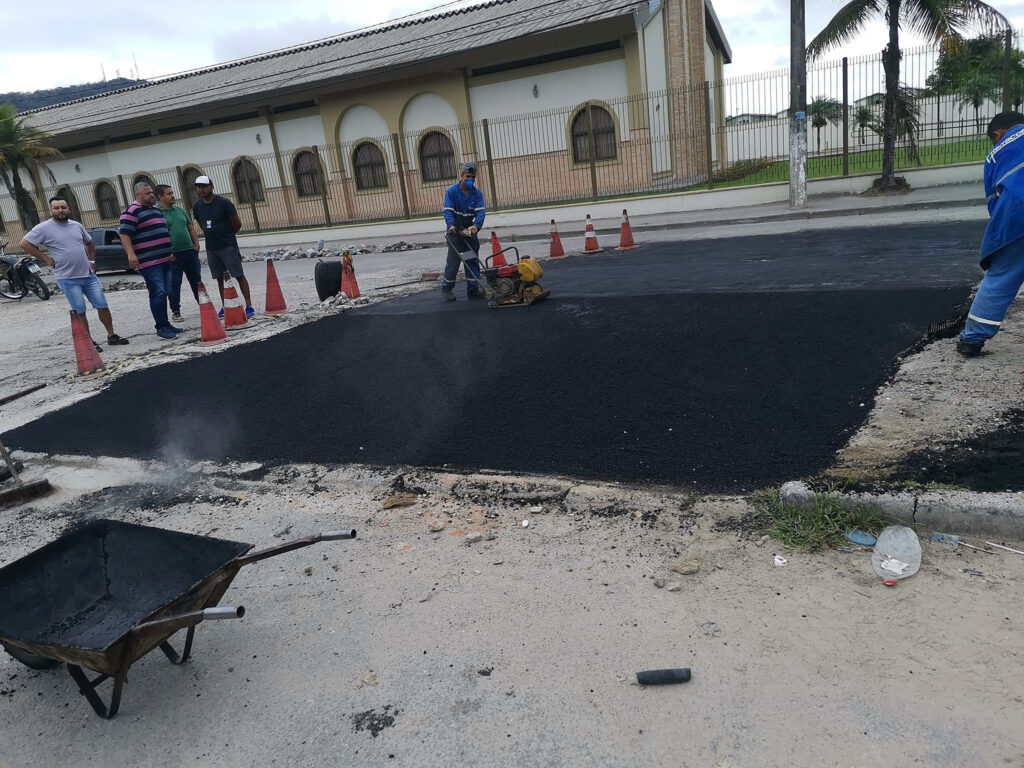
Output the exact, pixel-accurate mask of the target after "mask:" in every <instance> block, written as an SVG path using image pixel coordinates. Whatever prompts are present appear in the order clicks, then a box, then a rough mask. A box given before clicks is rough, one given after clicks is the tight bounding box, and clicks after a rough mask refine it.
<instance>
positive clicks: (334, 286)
mask: <svg viewBox="0 0 1024 768" xmlns="http://www.w3.org/2000/svg"><path fill="white" fill-rule="evenodd" d="M313 282H314V283H315V284H316V295H317V296H319V297H320V301H323V300H324V299H329V298H331V296H336V295H337V294H338V293H340V292H341V262H340V261H321V262H319V263H318V264H317V265H316V269H315V270H314V271H313Z"/></svg>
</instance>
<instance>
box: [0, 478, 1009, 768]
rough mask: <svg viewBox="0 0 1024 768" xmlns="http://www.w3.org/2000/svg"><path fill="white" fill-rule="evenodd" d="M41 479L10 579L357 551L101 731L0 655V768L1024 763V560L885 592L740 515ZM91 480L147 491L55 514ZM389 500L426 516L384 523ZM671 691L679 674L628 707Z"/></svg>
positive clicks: (64, 689)
mask: <svg viewBox="0 0 1024 768" xmlns="http://www.w3.org/2000/svg"><path fill="white" fill-rule="evenodd" d="M34 466H36V467H38V468H39V469H43V470H45V471H46V473H47V475H48V476H49V477H50V478H51V479H52V480H53V481H54V482H55V484H56V485H58V486H59V487H60V488H61V491H60V494H59V495H58V496H57V497H54V498H51V499H48V500H47V502H46V504H45V505H39V506H37V507H36V508H34V509H21V510H19V511H17V512H15V513H14V514H13V515H11V516H9V517H7V518H6V519H5V520H4V522H3V523H2V538H3V541H4V542H5V544H4V549H3V551H4V555H5V558H8V557H14V556H16V555H19V554H23V553H25V552H27V551H29V550H30V549H32V548H33V547H34V546H36V545H37V544H38V543H40V542H42V541H45V540H47V539H49V538H51V537H52V536H54V535H55V534H56V533H58V532H59V531H60V530H61V529H62V528H63V527H64V526H65V525H67V524H68V523H70V522H72V521H73V520H76V519H80V518H82V517H88V516H90V515H94V514H97V513H102V514H104V515H107V516H111V517H114V518H117V519H122V520H130V521H138V522H148V523H153V524H157V525H160V526H164V527H168V528H173V529H178V530H185V531H189V532H193V533H202V534H210V535H214V536H221V537H225V538H231V539H240V540H244V541H251V542H253V543H256V544H258V545H266V544H273V543H277V542H280V541H285V540H287V539H288V538H289V537H291V536H301V535H306V534H309V533H314V532H317V531H319V530H324V529H334V528H348V527H355V528H357V529H358V530H359V538H358V539H356V540H355V541H350V542H329V543H321V544H318V545H316V546H315V547H313V548H309V549H304V550H299V551H296V552H293V553H289V554H286V555H282V556H280V557H278V558H276V559H273V560H267V561H264V562H262V563H258V564H255V565H252V566H249V567H247V568H245V569H243V571H242V572H241V573H240V574H239V576H238V578H237V579H236V581H235V585H234V586H233V587H232V588H231V590H230V591H229V592H228V594H227V595H226V597H225V599H224V601H223V603H224V604H241V605H245V606H246V608H247V609H248V613H247V615H246V617H245V618H244V619H243V620H241V621H236V622H217V623H211V624H204V625H202V626H200V627H199V630H198V633H197V642H196V646H195V650H194V657H193V660H192V661H191V662H189V664H188V665H186V666H185V667H182V668H176V667H172V666H171V665H170V664H168V663H167V662H166V660H165V659H164V658H163V657H162V655H160V654H151V655H149V656H147V657H145V658H144V659H143V660H142V661H141V662H140V663H139V664H137V665H136V666H135V667H134V668H133V670H132V674H131V675H130V677H129V685H128V686H126V690H125V698H124V701H123V704H122V710H121V714H120V715H119V716H118V717H117V719H115V720H113V721H111V722H110V723H105V722H103V721H101V720H100V719H98V718H97V717H96V716H95V715H94V714H93V713H92V711H91V710H90V709H89V708H88V707H87V706H86V703H85V702H84V700H83V699H82V698H81V697H80V696H79V695H78V694H77V692H76V689H75V687H74V685H73V683H72V681H71V679H70V678H69V677H68V676H67V675H66V674H65V673H64V672H63V670H60V669H57V670H52V671H46V672H35V671H29V670H27V669H25V668H24V667H21V666H20V665H19V664H18V663H16V662H14V661H13V660H10V659H8V658H6V657H0V694H2V695H0V729H2V731H3V733H4V747H3V757H2V758H0V763H2V764H4V765H6V766H12V767H13V766H30V765H31V766H52V765H68V766H70V765H86V764H99V765H133V766H144V765H145V766H171V765H186V764H189V765H195V764H199V765H223V766H250V765H252V766H255V765H267V764H279V765H293V766H300V765H301V766H312V765H324V766H327V765H339V764H340V765H474V766H492V765H493V766H498V765H544V766H561V765H594V764H598V765H615V766H633V765H665V766H669V765H673V766H679V765H683V766H726V765H728V766H777V765H827V766H870V765H878V764H884V763H886V762H889V761H896V762H899V763H901V764H913V763H916V764H920V765H929V766H964V765H1019V764H1021V763H1022V761H1024V735H1022V734H1024V731H1022V729H1021V727H1020V726H1021V724H1022V723H1024V699H1022V698H1021V692H1020V690H1019V686H1018V685H1017V684H1016V681H1017V680H1019V679H1020V672H1021V656H1020V648H1021V646H1020V640H1019V638H1020V632H1021V629H1022V628H1021V626H1020V624H1021V614H1020V610H1019V594H1020V590H1021V587H1022V582H1024V557H1020V556H1016V555H1010V554H1005V555H989V554H984V553H981V552H976V551H972V550H967V549H963V548H961V549H960V550H958V551H953V550H952V549H950V548H948V547H945V546H942V545H938V544H935V543H933V542H930V541H925V542H924V565H923V567H922V570H921V571H920V572H919V573H918V574H917V575H916V576H914V577H912V578H910V579H908V580H906V581H903V582H901V583H900V584H899V586H898V587H896V588H886V587H884V586H882V585H881V583H880V582H879V580H878V579H877V578H876V577H875V576H874V574H873V573H872V572H871V567H870V553H867V552H858V553H854V554H847V553H841V552H836V551H830V552H824V553H820V554H815V555H806V554H801V553H798V552H791V551H785V550H783V549H781V548H780V547H779V546H778V545H777V544H776V543H775V542H773V541H772V540H768V541H766V542H765V543H764V544H763V545H761V546H758V544H757V542H758V541H759V536H758V534H759V533H760V529H759V528H758V526H757V521H756V520H752V519H750V514H751V510H750V508H749V506H748V505H747V503H746V501H745V500H743V499H735V498H721V497H720V498H703V499H699V498H694V497H685V496H679V495H675V494H671V493H665V492H658V491H652V490H644V489H635V488H622V487H618V486H598V485H583V484H578V483H574V482H572V481H568V480H558V479H551V478H521V477H503V476H493V475H491V476H488V475H475V476H474V475H452V474H446V473H443V472H423V471H418V472H408V471H407V472H404V473H403V472H401V471H400V470H398V469H395V470H386V469H377V470H374V469H369V468H361V467H352V466H349V467H344V468H328V467H317V466H298V467H283V468H277V469H274V470H272V471H270V472H269V473H267V474H266V475H265V476H263V477H262V478H260V479H258V480H256V479H245V478H246V477H253V476H254V475H255V476H258V475H259V474H261V472H259V471H257V472H256V473H251V472H250V473H249V474H245V473H244V472H243V473H242V474H241V476H239V472H238V471H234V470H232V468H230V467H228V468H224V467H205V468H194V469H198V470H199V471H197V472H194V473H189V472H168V471H167V470H166V468H162V467H157V466H155V465H147V466H143V465H138V464H136V463H134V462H131V461H125V460H120V461H113V460H101V461H99V462H96V461H91V462H89V463H88V466H83V463H82V462H75V461H67V462H64V461H60V460H46V461H41V462H39V463H38V464H34ZM203 470H205V471H203ZM240 470H251V468H250V467H241V468H240ZM85 476H88V477H89V480H90V482H89V485H90V486H96V485H104V484H108V483H118V484H120V483H124V482H131V481H135V480H138V481H143V482H144V483H145V484H144V485H142V486H138V487H130V488H128V489H125V488H123V487H122V488H120V489H118V488H114V489H111V490H108V491H106V492H102V493H100V494H98V495H94V496H86V497H84V498H82V499H79V500H78V501H73V499H74V498H75V497H76V495H77V491H78V490H80V489H78V488H74V487H73V485H74V484H75V483H81V482H82V479H83V477H85ZM154 481H156V482H154ZM396 488H404V489H406V490H408V489H413V493H415V496H414V498H415V504H413V505H412V506H407V507H395V508H391V509H383V507H384V506H385V504H384V502H385V501H386V499H388V498H389V497H391V496H392V495H393V494H394V493H395V490H396ZM63 500H68V501H71V504H70V505H65V506H61V507H56V508H55V507H54V506H52V505H54V504H56V503H59V502H61V501H63ZM523 520H527V521H528V522H529V526H528V527H526V528H524V527H522V521H523ZM286 531H287V533H286ZM472 534H480V535H481V537H482V538H481V540H479V541H474V539H476V538H477V537H475V536H472ZM775 554H781V555H783V556H784V557H786V558H787V559H788V564H787V565H785V566H778V567H777V566H774V565H773V556H774V555H775ZM680 560H696V561H697V563H698V564H699V570H698V571H697V572H696V573H693V574H690V575H682V574H679V573H676V572H674V571H673V570H672V566H673V565H674V564H676V563H678V562H679V561H680ZM684 570H687V569H685V568H684ZM659 585H660V586H659ZM180 642H181V641H180V638H179V639H178V643H179V644H180ZM665 667H689V668H690V669H691V670H692V674H693V678H692V680H691V681H690V682H689V683H686V684H684V685H679V686H666V687H661V688H640V687H638V686H637V685H636V684H635V677H634V673H635V672H636V671H639V670H642V669H651V668H665Z"/></svg>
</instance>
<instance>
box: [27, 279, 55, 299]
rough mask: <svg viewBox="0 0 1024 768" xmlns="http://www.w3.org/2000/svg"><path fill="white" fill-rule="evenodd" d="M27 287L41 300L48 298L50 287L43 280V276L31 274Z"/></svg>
mask: <svg viewBox="0 0 1024 768" xmlns="http://www.w3.org/2000/svg"><path fill="white" fill-rule="evenodd" d="M28 287H29V289H31V291H32V293H34V294H35V295H36V296H38V297H39V298H40V299H42V300H43V301H46V300H47V299H48V298H50V287H49V286H48V285H47V284H46V283H45V282H44V281H43V278H41V277H39V276H38V275H32V279H31V280H29V283H28Z"/></svg>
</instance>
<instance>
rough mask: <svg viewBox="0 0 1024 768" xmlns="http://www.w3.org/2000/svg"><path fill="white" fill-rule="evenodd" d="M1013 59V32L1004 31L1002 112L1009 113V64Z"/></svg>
mask: <svg viewBox="0 0 1024 768" xmlns="http://www.w3.org/2000/svg"><path fill="white" fill-rule="evenodd" d="M1012 58H1013V30H1012V29H1008V30H1006V50H1005V51H1004V53H1003V112H1009V111H1010V107H1011V106H1012V105H1011V104H1010V101H1011V99H1010V63H1011V59H1012Z"/></svg>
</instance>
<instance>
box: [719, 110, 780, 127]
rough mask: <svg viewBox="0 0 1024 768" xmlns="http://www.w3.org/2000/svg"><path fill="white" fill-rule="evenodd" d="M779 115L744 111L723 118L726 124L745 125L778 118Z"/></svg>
mask: <svg viewBox="0 0 1024 768" xmlns="http://www.w3.org/2000/svg"><path fill="white" fill-rule="evenodd" d="M787 114H788V111H787V112H783V113H782V115H781V116H783V117H785V116H786V115H787ZM778 117H779V115H765V114H759V113H756V112H744V113H743V114H742V115H736V116H735V117H727V118H725V124H726V125H747V124H749V123H764V122H767V121H769V120H776V119H778Z"/></svg>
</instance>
